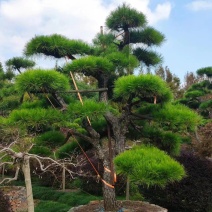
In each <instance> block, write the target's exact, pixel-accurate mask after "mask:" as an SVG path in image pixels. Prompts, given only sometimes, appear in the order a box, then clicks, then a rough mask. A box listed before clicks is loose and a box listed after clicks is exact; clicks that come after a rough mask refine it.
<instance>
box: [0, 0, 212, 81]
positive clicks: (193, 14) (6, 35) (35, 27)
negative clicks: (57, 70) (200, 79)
mask: <svg viewBox="0 0 212 212" xmlns="http://www.w3.org/2000/svg"><path fill="white" fill-rule="evenodd" d="M123 2H126V3H128V4H130V6H131V7H134V8H136V9H137V10H139V11H141V12H143V13H144V14H145V15H146V16H147V19H148V20H149V25H151V26H153V27H155V28H156V29H157V30H159V31H161V32H162V33H163V34H164V35H165V37H166V42H165V43H164V44H163V45H162V46H161V47H160V48H157V49H156V50H157V51H158V52H160V53H161V54H162V56H163V58H164V62H163V64H162V65H163V66H164V67H165V66H168V67H169V69H170V70H171V72H173V73H175V74H176V75H177V76H179V77H180V78H181V80H183V78H184V75H185V74H186V73H187V72H196V70H197V69H199V68H202V67H207V66H212V53H211V49H212V39H211V34H212V24H211V23H212V0H125V1H122V0H86V1H85V0H78V1H72V0H60V1H58V0H0V61H1V62H2V63H3V64H4V63H5V61H6V60H8V59H10V58H12V57H15V56H22V51H23V48H24V45H25V44H26V42H28V41H29V40H30V39H31V38H32V37H34V36H35V35H44V34H53V33H58V34H62V35H65V36H67V37H69V38H71V39H82V40H84V41H86V42H91V40H92V39H93V37H94V36H95V35H96V33H97V32H99V27H100V26H101V25H104V21H105V19H106V17H107V16H108V15H109V13H110V12H111V11H112V10H114V9H115V8H116V7H117V6H118V5H120V4H122V3H123ZM36 62H37V63H38V66H40V67H44V68H47V67H49V66H53V64H55V61H50V60H48V59H45V60H44V59H42V60H41V59H36Z"/></svg>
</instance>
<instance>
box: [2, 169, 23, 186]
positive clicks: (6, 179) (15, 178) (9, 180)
mask: <svg viewBox="0 0 212 212" xmlns="http://www.w3.org/2000/svg"><path fill="white" fill-rule="evenodd" d="M19 170H20V166H17V167H16V172H15V176H14V177H13V178H4V179H3V180H2V181H1V182H0V184H3V183H4V182H5V183H9V182H11V181H15V180H17V179H18V174H19Z"/></svg>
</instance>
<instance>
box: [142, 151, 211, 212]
mask: <svg viewBox="0 0 212 212" xmlns="http://www.w3.org/2000/svg"><path fill="white" fill-rule="evenodd" d="M177 160H178V161H179V162H180V163H181V164H183V165H184V167H185V169H186V173H187V177H185V178H184V179H183V180H182V181H180V182H176V183H172V184H169V185H167V186H166V187H165V188H164V189H162V188H159V187H153V186H152V187H149V188H147V187H144V186H139V189H140V192H141V193H142V195H143V196H144V197H145V199H146V200H148V201H149V202H151V203H154V204H157V205H160V206H162V207H164V208H167V209H168V210H169V211H171V212H179V211H180V212H211V211H212V189H211V188H212V177H211V176H212V162H211V161H209V160H207V159H203V158H200V157H198V156H196V155H194V154H192V153H189V152H184V153H182V154H181V156H179V157H177Z"/></svg>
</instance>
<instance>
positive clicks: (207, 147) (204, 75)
mask: <svg viewBox="0 0 212 212" xmlns="http://www.w3.org/2000/svg"><path fill="white" fill-rule="evenodd" d="M196 72H197V75H198V76H199V77H198V79H199V80H198V81H196V83H193V84H192V85H191V86H190V87H189V88H188V89H187V90H186V92H185V94H184V98H182V99H180V100H179V102H180V103H182V104H185V105H187V106H188V107H190V108H192V109H193V110H196V111H197V112H198V113H199V114H201V115H202V116H203V117H204V118H205V123H204V124H203V125H202V126H200V127H199V128H197V129H196V132H195V135H193V136H192V135H191V137H192V140H193V145H194V146H193V148H194V149H195V150H196V151H197V152H198V153H199V154H200V155H201V156H209V157H210V156H211V154H212V143H211V141H210V140H211V139H210V138H211V130H209V129H210V128H211V118H212V115H211V114H212V110H211V108H212V100H211V98H212V86H211V76H212V68H211V67H205V68H201V69H198V70H197V71H196Z"/></svg>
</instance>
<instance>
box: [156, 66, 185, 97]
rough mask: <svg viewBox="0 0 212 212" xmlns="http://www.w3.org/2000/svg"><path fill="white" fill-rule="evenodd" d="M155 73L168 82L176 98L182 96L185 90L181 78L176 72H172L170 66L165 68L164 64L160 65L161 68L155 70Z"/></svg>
mask: <svg viewBox="0 0 212 212" xmlns="http://www.w3.org/2000/svg"><path fill="white" fill-rule="evenodd" d="M155 74H156V75H158V76H160V77H161V78H162V79H163V80H165V81H166V82H167V84H168V86H169V87H170V89H171V90H172V92H173V94H174V98H175V99H178V98H180V97H182V95H183V90H182V88H181V85H180V79H179V77H177V76H176V75H175V74H173V73H171V71H170V70H169V68H168V67H165V68H163V67H162V66H159V68H158V69H156V70H155Z"/></svg>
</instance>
